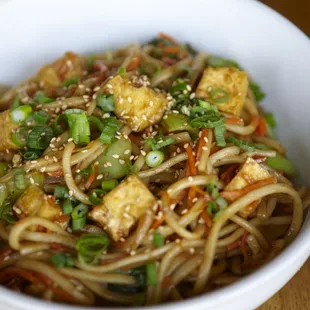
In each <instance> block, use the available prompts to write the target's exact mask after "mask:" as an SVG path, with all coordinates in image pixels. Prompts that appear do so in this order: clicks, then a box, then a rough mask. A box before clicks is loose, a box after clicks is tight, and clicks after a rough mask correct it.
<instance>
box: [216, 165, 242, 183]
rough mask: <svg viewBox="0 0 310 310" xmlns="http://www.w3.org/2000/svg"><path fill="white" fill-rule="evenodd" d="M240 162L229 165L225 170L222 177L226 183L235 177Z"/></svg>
mask: <svg viewBox="0 0 310 310" xmlns="http://www.w3.org/2000/svg"><path fill="white" fill-rule="evenodd" d="M237 167H238V164H233V165H231V166H229V167H228V168H227V169H226V171H224V172H223V173H222V174H221V176H220V179H221V180H222V181H223V182H225V184H228V183H229V182H230V181H231V180H232V179H233V177H234V174H235V170H236V169H237Z"/></svg>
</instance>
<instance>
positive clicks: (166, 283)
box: [161, 276, 172, 288]
mask: <svg viewBox="0 0 310 310" xmlns="http://www.w3.org/2000/svg"><path fill="white" fill-rule="evenodd" d="M171 285H172V279H171V277H169V276H167V277H165V278H164V280H163V282H162V283H161V286H162V287H163V288H168V287H169V286H171Z"/></svg>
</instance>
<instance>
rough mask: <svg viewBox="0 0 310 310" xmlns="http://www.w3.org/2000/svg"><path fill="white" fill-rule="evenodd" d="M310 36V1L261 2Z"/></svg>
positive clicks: (272, 0) (271, 0)
mask: <svg viewBox="0 0 310 310" xmlns="http://www.w3.org/2000/svg"><path fill="white" fill-rule="evenodd" d="M261 2H263V3H265V4H267V5H268V6H270V7H271V8H273V9H274V10H276V11H278V12H279V13H280V14H282V15H284V16H285V17H286V18H287V19H289V20H290V21H291V22H293V23H294V24H295V25H296V26H297V27H298V28H300V29H301V30H302V31H303V32H304V33H306V34H307V35H308V36H310V0H261Z"/></svg>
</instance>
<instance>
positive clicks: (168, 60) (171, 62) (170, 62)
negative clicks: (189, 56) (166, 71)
mask: <svg viewBox="0 0 310 310" xmlns="http://www.w3.org/2000/svg"><path fill="white" fill-rule="evenodd" d="M162 61H163V62H164V63H166V64H167V65H174V64H176V63H177V62H178V60H176V59H172V58H170V57H163V58H162Z"/></svg>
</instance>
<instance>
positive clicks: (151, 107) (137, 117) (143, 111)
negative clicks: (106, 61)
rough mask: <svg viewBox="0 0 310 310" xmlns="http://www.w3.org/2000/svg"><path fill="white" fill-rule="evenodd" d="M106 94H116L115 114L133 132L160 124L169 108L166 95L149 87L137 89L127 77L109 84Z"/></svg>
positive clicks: (118, 76)
mask: <svg viewBox="0 0 310 310" xmlns="http://www.w3.org/2000/svg"><path fill="white" fill-rule="evenodd" d="M105 92H107V93H111V94H114V102H115V111H114V113H115V114H116V115H117V117H118V118H120V119H122V120H123V121H124V122H125V123H127V124H128V125H129V126H130V127H131V129H132V130H133V131H141V130H143V129H145V128H146V127H148V126H150V125H153V124H156V123H158V122H159V121H160V120H161V118H162V116H163V114H164V112H165V109H166V108H167V106H168V100H167V98H166V95H165V94H164V93H162V92H156V91H155V90H153V89H151V88H150V87H147V86H141V87H135V86H134V85H133V84H131V82H130V80H129V79H128V78H127V77H122V76H120V75H117V76H115V77H114V78H113V79H111V80H110V81H109V82H108V83H107V85H106V86H105Z"/></svg>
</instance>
